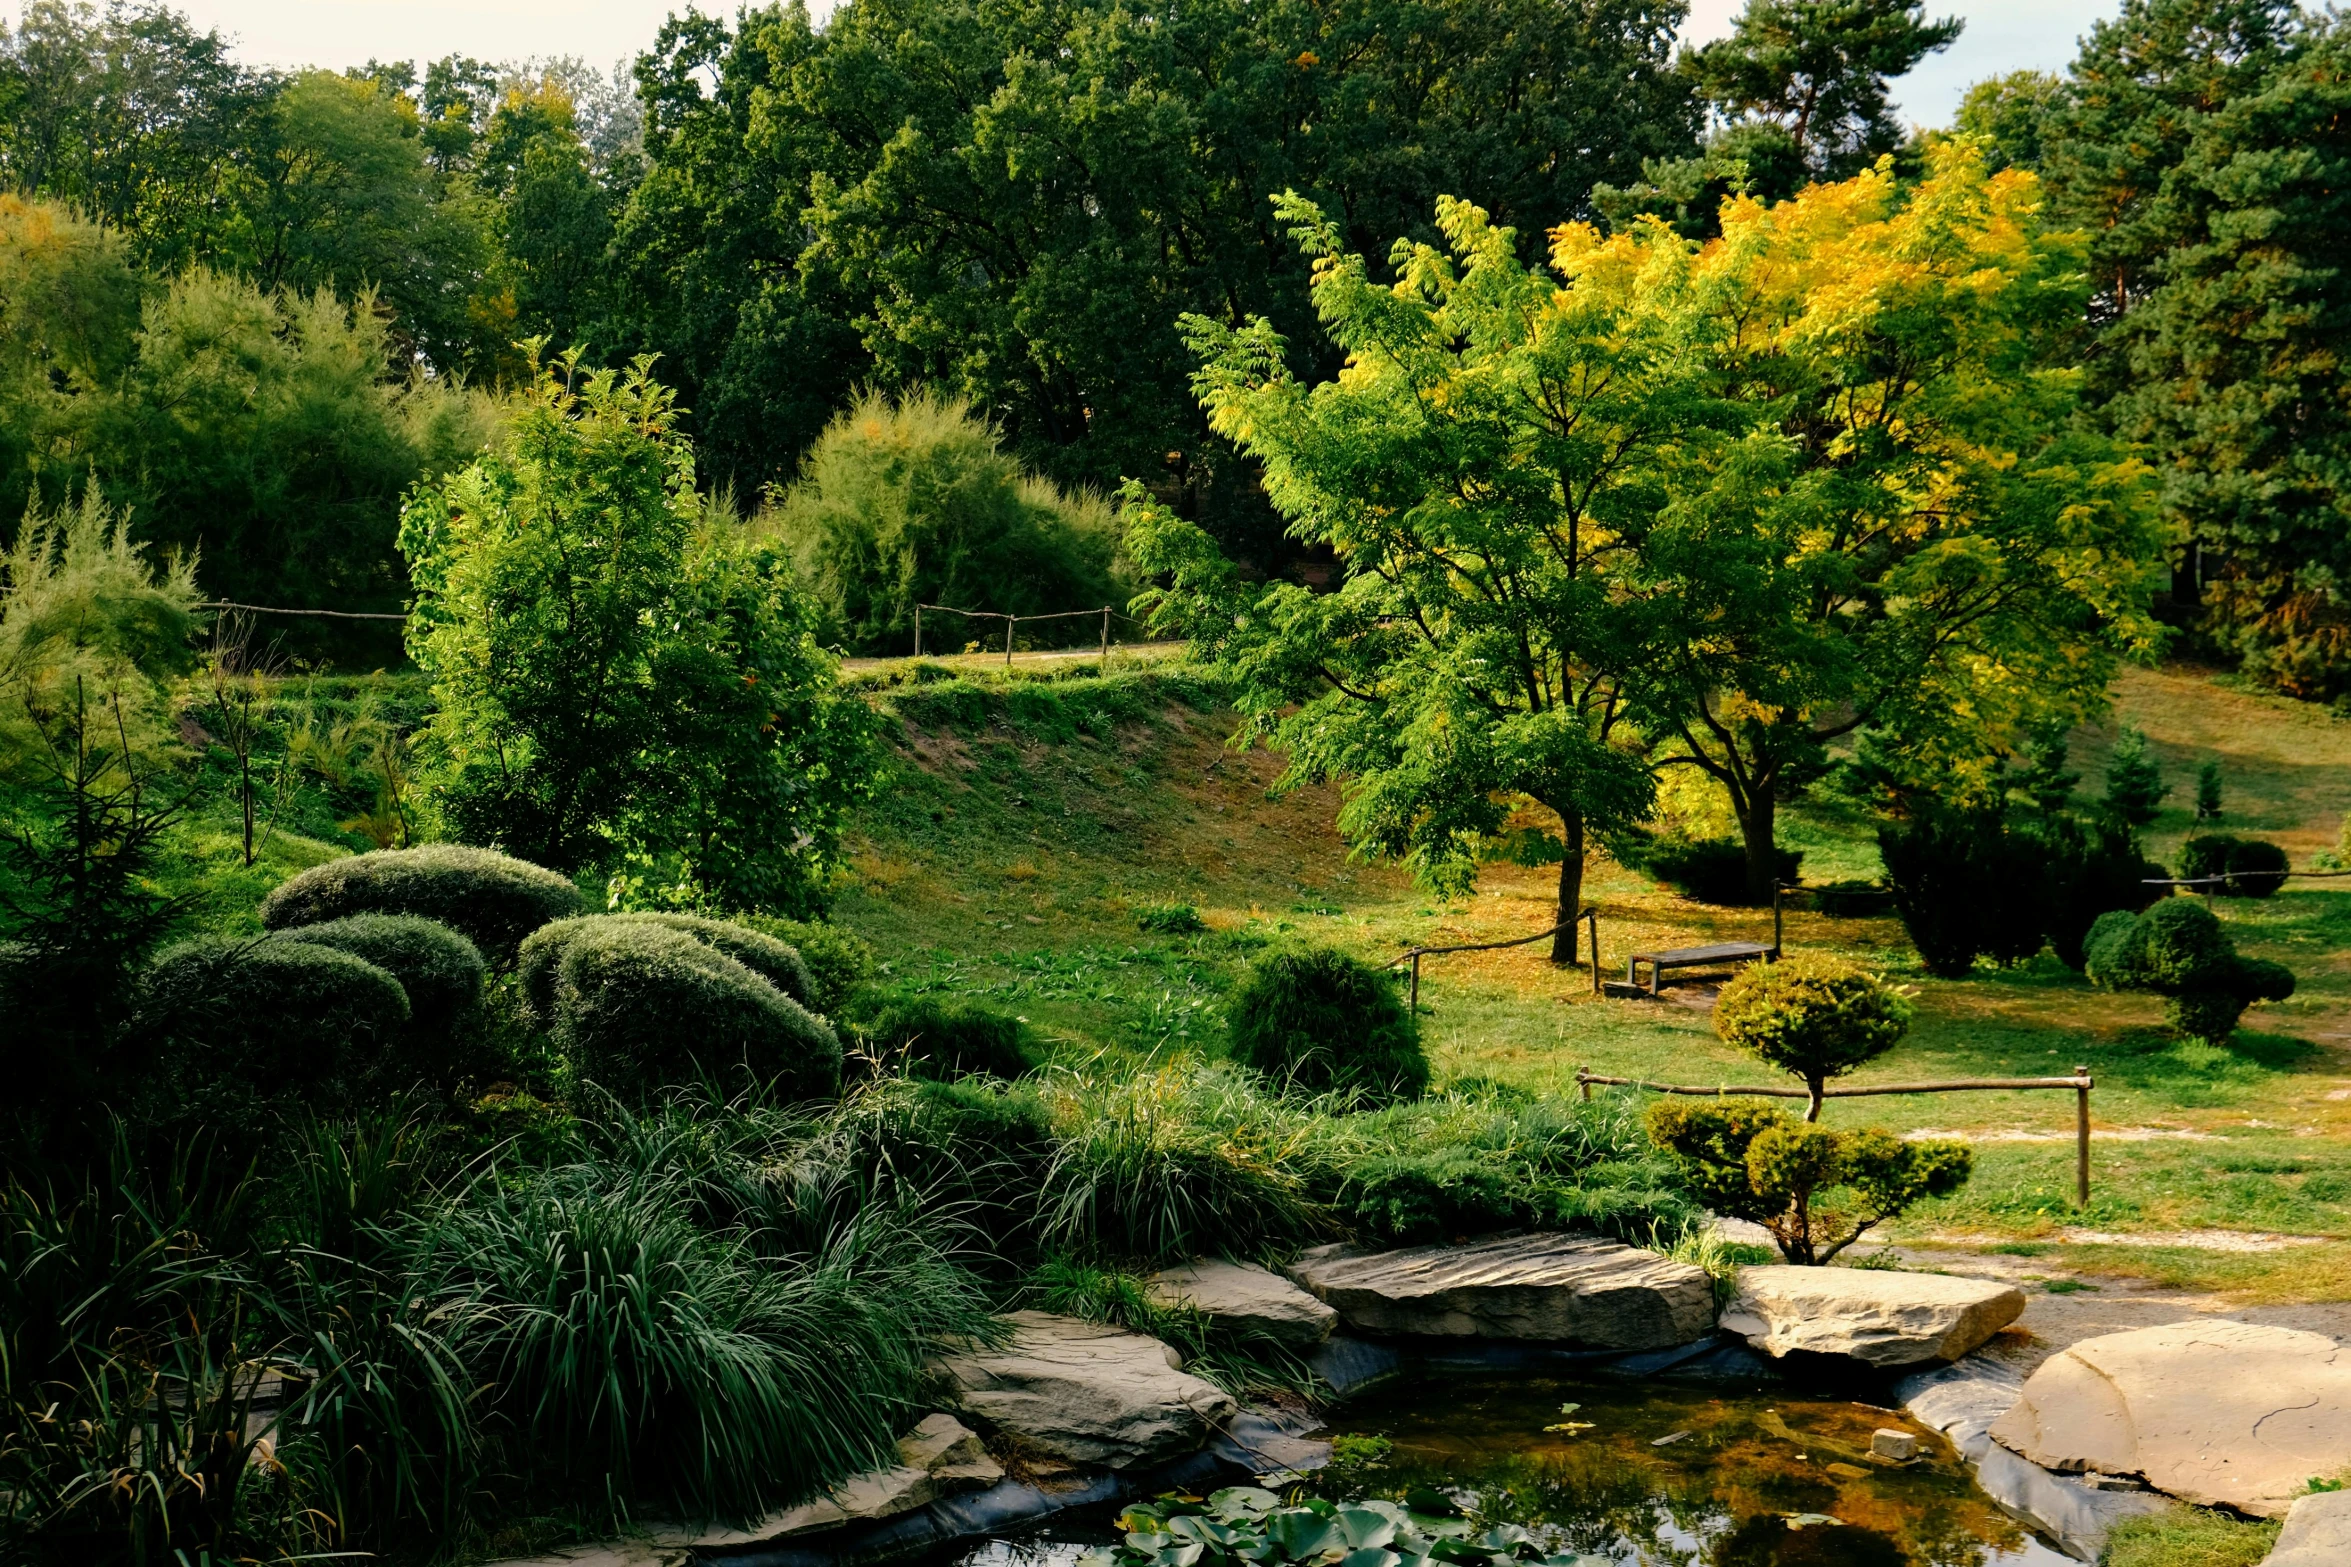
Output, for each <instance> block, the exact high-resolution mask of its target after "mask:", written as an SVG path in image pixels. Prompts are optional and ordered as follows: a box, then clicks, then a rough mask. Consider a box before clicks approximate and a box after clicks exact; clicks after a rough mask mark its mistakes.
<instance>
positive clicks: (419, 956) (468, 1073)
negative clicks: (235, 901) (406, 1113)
mask: <svg viewBox="0 0 2351 1567" xmlns="http://www.w3.org/2000/svg"><path fill="white" fill-rule="evenodd" d="M270 939H271V940H273V941H281V942H296V943H305V944H308V945H311V946H319V947H332V948H334V949H335V950H336V951H338V952H348V953H350V954H351V955H352V956H353V957H355V958H361V959H364V960H365V961H367V962H369V963H372V964H374V965H375V966H376V967H377V968H380V969H382V970H383V971H384V972H385V973H387V974H389V975H391V976H392V977H393V978H394V979H396V980H398V981H399V982H400V988H401V990H402V991H404V992H406V994H407V996H408V1027H407V1029H406V1030H405V1031H404V1032H403V1035H402V1039H401V1046H400V1048H399V1049H398V1050H397V1051H395V1052H394V1054H393V1058H392V1059H390V1060H387V1061H386V1062H385V1063H384V1065H385V1070H386V1071H387V1072H389V1073H392V1074H395V1075H399V1074H407V1075H409V1076H412V1077H415V1078H421V1079H423V1080H425V1081H428V1082H431V1083H433V1084H434V1085H436V1086H438V1087H449V1086H452V1085H454V1084H456V1083H458V1082H460V1081H462V1080H464V1079H466V1078H469V1077H471V1078H479V1079H485V1080H486V1079H487V1077H488V1076H489V1075H490V1074H493V1073H495V1072H496V1071H497V1070H498V1069H499V1067H500V1065H501V1064H502V1059H501V1058H500V1057H499V1056H498V1055H497V1054H496V1052H494V1051H491V1050H488V1049H487V1045H488V1041H487V1039H486V1037H485V1032H484V1030H483V1027H482V1016H481V1008H482V989H483V986H484V984H485V983H486V981H487V979H488V973H489V966H488V965H487V964H485V963H484V962H483V961H482V954H481V951H480V949H479V948H477V947H475V946H474V944H473V943H472V942H470V941H468V940H466V939H465V937H463V936H461V935H459V934H458V933H457V932H456V931H454V930H451V929H450V928H449V927H448V926H446V925H444V924H442V923H441V922H440V921H438V920H428V919H426V918H424V917H423V916H421V915H417V914H353V915H350V916H348V917H346V918H344V919H339V920H328V921H326V922H325V923H324V924H320V925H297V926H295V927H294V928H293V929H291V930H283V931H278V932H276V933H275V934H274V935H273V936H272V937H271V938H270Z"/></svg>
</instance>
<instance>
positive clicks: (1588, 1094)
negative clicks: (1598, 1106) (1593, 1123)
mask: <svg viewBox="0 0 2351 1567" xmlns="http://www.w3.org/2000/svg"><path fill="white" fill-rule="evenodd" d="M1590 1070H1591V1068H1590V1067H1583V1066H1579V1067H1577V1068H1576V1069H1575V1085H1576V1087H1577V1088H1579V1089H1581V1090H1583V1095H1584V1103H1586V1104H1590V1103H1591V1102H1592V1083H1591V1080H1590V1079H1589V1078H1587V1077H1585V1076H1584V1074H1585V1073H1586V1072H1588V1071H1590Z"/></svg>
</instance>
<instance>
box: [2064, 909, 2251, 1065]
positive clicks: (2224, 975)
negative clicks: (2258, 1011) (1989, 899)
mask: <svg viewBox="0 0 2351 1567" xmlns="http://www.w3.org/2000/svg"><path fill="white" fill-rule="evenodd" d="M2089 958H2090V961H2089V975H2090V981H2091V983H2093V984H2096V985H2102V986H2104V987H2106V988H2107V989H2109V990H2144V991H2151V992H2153V993H2154V994H2156V995H2159V996H2162V997H2165V998H2166V999H2167V1000H2168V1001H2169V1003H2170V1005H2169V1007H2168V1008H2167V1021H2169V1022H2170V1024H2171V1026H2172V1027H2174V1028H2176V1029H2178V1030H2179V1031H2180V1032H2181V1033H2183V1034H2187V1035H2189V1036H2190V1037H2192V1038H2196V1039H2202V1040H2206V1041H2209V1042H2211V1043H2213V1044H2219V1043H2221V1042H2223V1041H2225V1040H2226V1039H2227V1038H2228V1037H2229V1035H2231V1034H2232V1033H2234V1032H2236V1027H2237V1020H2238V1019H2239V1018H2240V1017H2242V1016H2244V1013H2245V1009H2246V1008H2247V1007H2249V1006H2251V1005H2252V1004H2253V1003H2254V1002H2256V1001H2283V1000H2285V999H2286V998H2287V997H2288V996H2291V995H2292V994H2293V993H2294V976H2293V974H2292V972H2291V971H2289V970H2288V969H2287V968H2286V966H2285V965H2284V964H2282V963H2272V962H2269V961H2268V960H2266V959H2263V958H2248V957H2244V956H2241V955H2240V954H2239V953H2238V951H2237V948H2236V943H2234V942H2233V941H2231V940H2230V939H2229V935H2228V932H2227V931H2226V930H2224V929H2222V928H2221V923H2220V921H2219V920H2218V919H2217V918H2215V917H2214V915H2213V912H2212V911H2211V910H2210V909H2208V908H2206V907H2205V906H2204V901H2203V900H2202V899H2201V898H2166V899H2164V900H2163V901H2162V902H2160V903H2158V904H2156V905H2155V906H2154V907H2153V908H2151V909H2149V910H2147V911H2146V912H2145V913H2144V914H2126V913H2122V912H2120V911H2118V912H2116V913H2113V914H2108V915H2105V916H2103V917H2101V918H2100V919H2099V921H2098V923H2097V924H2095V925H2093V926H2091V927H2090V940H2089Z"/></svg>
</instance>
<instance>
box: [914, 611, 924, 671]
mask: <svg viewBox="0 0 2351 1567" xmlns="http://www.w3.org/2000/svg"><path fill="white" fill-rule="evenodd" d="M914 656H915V657H916V658H920V657H922V606H921V605H920V604H917V605H915V606H914Z"/></svg>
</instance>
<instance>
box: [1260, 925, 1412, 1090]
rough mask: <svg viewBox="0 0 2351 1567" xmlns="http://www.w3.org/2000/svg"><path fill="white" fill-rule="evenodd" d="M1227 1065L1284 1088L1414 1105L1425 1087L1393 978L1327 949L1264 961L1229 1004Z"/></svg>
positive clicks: (1408, 1016)
mask: <svg viewBox="0 0 2351 1567" xmlns="http://www.w3.org/2000/svg"><path fill="white" fill-rule="evenodd" d="M1227 1013H1228V1016H1229V1017H1230V1018H1231V1037H1232V1053H1233V1059H1234V1060H1235V1061H1238V1062H1239V1063H1241V1065H1243V1066H1245V1067H1248V1068H1249V1069H1251V1070H1252V1071H1255V1072H1259V1073H1262V1074H1264V1075H1265V1076H1266V1077H1269V1078H1271V1079H1273V1080H1274V1081H1275V1082H1276V1083H1279V1084H1282V1085H1284V1086H1286V1087H1293V1088H1298V1089H1303V1090H1305V1091H1307V1092H1309V1093H1323V1092H1327V1091H1333V1090H1336V1091H1340V1092H1351V1093H1356V1094H1360V1095H1363V1096H1365V1097H1367V1098H1371V1099H1411V1098H1417V1097H1418V1096H1419V1095H1420V1094H1422V1093H1423V1092H1425V1091H1426V1090H1427V1088H1428V1085H1429V1062H1428V1057H1427V1056H1425V1055H1423V1054H1422V1053H1421V1047H1420V1028H1419V1025H1418V1024H1417V1023H1416V1022H1415V1021H1414V1019H1413V1017H1412V1014H1411V1013H1410V1012H1408V1011H1406V1010H1405V1007H1404V1003H1403V1001H1402V1000H1401V999H1400V998H1399V997H1398V996H1397V994H1396V986H1395V983H1394V981H1393V980H1392V978H1391V977H1390V976H1389V975H1387V974H1383V973H1382V972H1380V971H1379V970H1378V969H1375V968H1373V967H1371V966H1370V965H1369V964H1367V963H1363V962H1360V961H1359V960H1357V959H1355V958H1351V957H1349V956H1348V955H1347V954H1345V953H1343V952H1339V951H1336V950H1334V949H1332V948H1329V947H1314V948H1306V949H1302V950H1296V951H1286V952H1276V953H1273V954H1271V955H1269V956H1267V957H1265V958H1263V959H1260V960H1259V961H1258V962H1257V963H1256V965H1255V966H1253V967H1252V968H1251V969H1250V971H1249V974H1248V976H1247V977H1246V978H1244V979H1243V980H1242V981H1241V983H1240V985H1239V986H1238V987H1237V988H1235V990H1234V991H1233V994H1232V998H1231V1000H1230V1001H1229V1003H1228V1004H1227Z"/></svg>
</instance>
